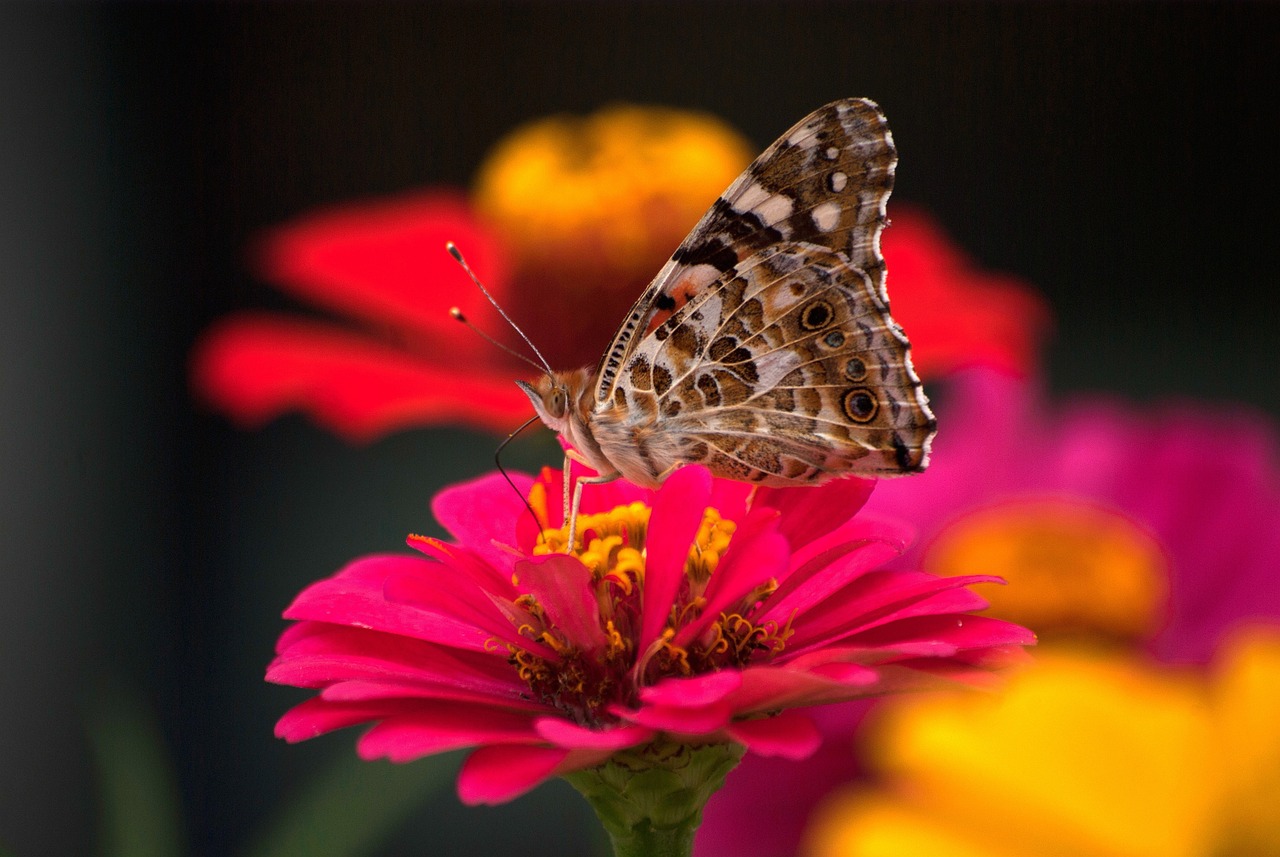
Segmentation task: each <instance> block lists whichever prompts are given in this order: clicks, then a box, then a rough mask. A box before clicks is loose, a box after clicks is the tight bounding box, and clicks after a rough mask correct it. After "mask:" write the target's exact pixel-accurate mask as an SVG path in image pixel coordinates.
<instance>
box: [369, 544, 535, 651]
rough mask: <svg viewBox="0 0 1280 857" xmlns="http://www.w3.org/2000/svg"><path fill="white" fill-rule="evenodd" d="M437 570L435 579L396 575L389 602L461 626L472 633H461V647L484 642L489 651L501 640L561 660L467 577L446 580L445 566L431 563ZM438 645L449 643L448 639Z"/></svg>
mask: <svg viewBox="0 0 1280 857" xmlns="http://www.w3.org/2000/svg"><path fill="white" fill-rule="evenodd" d="M430 565H431V567H432V569H433V570H434V571H435V576H434V579H432V578H429V577H427V576H425V575H423V574H420V573H419V574H395V575H391V576H390V577H388V578H387V582H386V585H385V586H384V588H383V589H384V592H385V593H386V598H387V601H388V602H390V603H393V604H404V605H408V606H411V607H413V608H415V609H416V610H417V611H418V612H420V613H421V614H422V615H423V616H424V617H431V618H435V619H437V620H438V621H439V622H441V623H446V622H455V623H460V625H461V627H462V628H468V629H469V630H468V631H467V632H466V633H465V634H463V633H461V632H460V633H459V634H458V640H457V641H456V642H455V643H454V644H455V645H457V646H459V647H466V648H472V649H474V648H476V642H477V641H480V646H479V647H480V649H482V650H487V649H488V647H489V645H490V641H491V640H494V639H497V640H501V641H503V642H507V643H510V644H512V645H515V646H518V647H520V648H522V649H525V650H526V651H529V652H533V653H534V654H537V655H538V656H539V657H543V658H546V659H548V660H552V661H557V660H559V657H560V656H559V655H557V654H556V653H555V652H554V651H553V650H552V649H550V648H548V647H546V646H544V645H542V644H541V643H537V642H535V641H533V640H530V639H529V638H527V637H523V636H521V635H520V633H519V632H518V631H517V630H516V626H515V625H513V624H512V623H511V620H510V619H508V617H507V616H506V614H504V613H503V612H502V610H500V609H499V608H498V606H497V605H496V604H495V603H494V601H493V600H492V599H491V598H490V597H489V596H488V595H487V594H486V593H485V592H483V591H481V589H480V588H479V587H477V586H475V585H474V584H472V583H471V581H470V580H468V579H467V578H465V577H461V576H455V577H452V578H444V579H442V575H441V572H442V571H445V570H446V569H445V567H444V566H442V565H436V564H434V563H432V564H430ZM435 642H440V643H446V644H449V643H451V642H452V641H451V640H450V639H448V638H446V639H437V640H435Z"/></svg>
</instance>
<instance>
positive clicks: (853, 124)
mask: <svg viewBox="0 0 1280 857" xmlns="http://www.w3.org/2000/svg"><path fill="white" fill-rule="evenodd" d="M896 165H897V152H896V150H895V149H894V146H893V138H892V136H891V134H890V133H889V126H888V124H887V123H886V122H885V118H884V116H883V115H882V114H881V113H880V109H879V108H878V107H877V106H876V105H875V103H873V102H871V101H868V100H866V99H844V100H841V101H835V102H832V103H831V104H828V105H826V106H825V107H821V108H819V109H818V110H816V111H814V112H813V113H811V114H810V115H809V116H807V117H805V118H804V119H803V120H801V121H800V122H799V123H797V124H796V125H795V126H794V127H793V128H791V130H789V131H788V132H787V133H786V134H784V135H783V136H782V137H780V138H779V139H778V140H777V141H776V142H775V143H774V144H773V145H772V146H770V147H769V148H768V149H766V150H765V152H764V153H763V154H762V155H761V156H760V157H759V158H757V159H756V160H755V162H754V163H752V164H751V166H750V167H748V168H747V169H746V171H745V172H743V174H742V175H741V176H739V177H738V179H737V180H736V181H735V182H734V183H733V184H732V185H731V186H730V187H729V189H728V190H726V191H725V193H724V194H723V195H722V196H721V197H720V198H719V199H718V200H717V201H716V203H715V204H714V205H713V206H712V207H711V209H710V210H709V211H708V212H707V213H706V215H704V216H703V218H702V220H701V221H700V222H699V223H698V225H697V226H695V227H694V229H693V231H692V232H691V233H690V234H689V237H687V238H686V239H685V240H684V242H683V243H682V244H681V245H680V247H679V249H677V250H676V252H675V253H674V254H673V255H672V257H671V259H670V261H668V262H667V264H666V265H665V266H664V267H663V269H662V270H661V271H660V272H659V273H658V276H657V277H655V278H654V280H653V282H652V283H650V284H649V286H648V287H647V288H646V289H645V291H644V292H643V293H642V294H641V295H640V298H639V299H638V300H637V301H636V303H635V305H634V306H633V307H632V309H631V311H630V312H629V313H628V314H627V317H626V318H625V319H624V320H623V323H622V325H621V326H620V327H619V328H618V332H617V333H616V334H615V336H614V339H613V342H612V343H611V344H610V346H609V348H608V349H607V350H606V351H605V353H604V356H603V357H602V358H601V360H600V364H599V366H598V367H597V370H596V389H595V396H596V401H597V402H598V403H601V404H604V403H606V402H609V401H610V400H611V399H612V398H613V396H614V388H615V386H616V385H617V383H618V379H619V377H620V372H621V370H622V368H623V367H624V366H625V365H627V363H628V361H629V358H630V356H631V355H632V354H633V353H634V352H635V351H636V349H637V348H638V347H639V344H640V343H641V341H642V340H643V339H644V338H645V337H646V336H648V335H651V334H653V333H654V332H656V330H657V329H658V328H659V326H660V325H662V324H663V323H664V322H665V321H666V320H668V319H669V318H670V317H671V316H672V314H674V313H675V312H677V311H679V310H680V309H681V308H683V307H684V306H685V304H687V303H688V302H689V301H691V300H693V299H695V298H697V297H698V296H699V295H700V294H702V293H703V292H704V291H705V290H706V289H707V288H708V287H709V286H711V285H712V284H713V283H717V282H719V281H721V280H722V279H723V278H724V277H725V276H726V275H727V273H728V272H729V271H730V270H732V269H733V268H734V267H735V266H736V265H737V264H738V263H739V262H741V261H743V260H745V259H747V258H748V257H750V256H752V255H753V254H755V253H757V252H758V251H761V250H763V249H765V248H767V247H770V246H773V245H776V244H780V243H783V242H807V243H810V244H813V245H816V246H818V247H823V248H826V249H827V250H830V251H831V252H833V253H835V254H838V256H839V257H840V258H841V259H842V260H843V261H844V262H845V263H846V264H848V265H850V266H852V267H853V268H855V269H858V270H859V271H861V272H862V274H863V275H865V277H866V279H867V280H868V281H869V283H870V287H871V289H872V291H873V292H874V293H875V294H876V295H877V296H878V297H879V298H880V300H881V301H882V302H883V303H887V298H886V297H885V293H884V259H883V258H882V257H881V255H880V232H881V229H882V228H883V226H884V224H885V222H886V220H885V202H886V201H887V200H888V198H889V193H890V191H891V190H892V188H893V172H894V168H895V166H896Z"/></svg>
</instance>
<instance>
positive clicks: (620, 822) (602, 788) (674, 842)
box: [565, 741, 745, 857]
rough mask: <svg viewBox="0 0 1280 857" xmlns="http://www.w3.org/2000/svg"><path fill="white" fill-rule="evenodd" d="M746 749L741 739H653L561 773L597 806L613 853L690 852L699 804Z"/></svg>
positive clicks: (685, 855) (665, 856)
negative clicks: (600, 761) (687, 741)
mask: <svg viewBox="0 0 1280 857" xmlns="http://www.w3.org/2000/svg"><path fill="white" fill-rule="evenodd" d="M744 751H745V748H744V747H742V746H741V745H739V744H703V745H699V746H692V745H689V744H677V743H673V742H667V741H662V742H655V743H653V744H648V745H646V746H644V747H639V748H635V749H631V750H624V751H622V752H620V753H618V754H616V755H615V756H614V757H613V758H611V759H610V760H609V761H608V762H605V763H604V764H603V765H600V766H599V767H595V768H590V769H588V770H585V771H576V772H574V773H572V774H568V775H566V776H565V779H566V780H568V781H569V782H570V783H571V784H572V785H573V787H574V788H576V789H577V790H578V791H580V792H581V793H582V795H583V797H585V798H586V799H587V802H588V803H590V804H591V807H592V809H594V810H595V811H596V815H597V816H598V817H599V818H600V822H601V824H603V825H604V828H605V830H606V831H608V833H609V839H610V840H611V841H612V842H613V853H614V857H689V855H691V854H692V853H693V838H694V836H695V835H696V834H697V832H698V826H699V825H700V824H701V823H702V808H703V806H705V805H706V803H707V799H708V798H710V797H711V795H712V794H714V793H715V791H716V790H717V789H719V788H720V786H722V785H724V778H725V775H726V774H728V773H729V771H731V770H733V768H734V766H735V765H737V764H738V761H739V760H740V759H741V758H742V754H743V752H744Z"/></svg>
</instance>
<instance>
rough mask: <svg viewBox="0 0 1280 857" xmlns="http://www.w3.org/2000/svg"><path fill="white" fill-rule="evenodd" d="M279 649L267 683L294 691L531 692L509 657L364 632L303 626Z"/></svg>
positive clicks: (284, 639) (289, 631)
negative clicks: (390, 687)
mask: <svg viewBox="0 0 1280 857" xmlns="http://www.w3.org/2000/svg"><path fill="white" fill-rule="evenodd" d="M278 650H279V653H280V654H279V656H278V657H277V658H276V659H275V660H274V661H273V662H272V663H271V666H270V667H268V669H267V681H271V682H275V683H277V684H289V685H293V686H295V687H324V686H325V685H328V684H332V683H334V682H337V681H346V680H354V679H377V678H399V679H407V680H411V681H418V682H435V683H438V684H439V683H447V684H450V685H453V686H455V687H458V688H462V689H466V690H470V691H473V692H478V693H494V694H506V693H520V692H524V691H526V690H527V689H528V688H527V686H526V685H525V683H524V682H523V681H521V680H520V679H519V678H518V677H517V676H516V674H515V671H514V670H512V669H511V666H510V664H508V663H507V662H506V658H505V657H501V656H498V655H495V654H492V653H488V652H484V653H480V652H471V651H467V650H461V649H451V648H447V647H444V646H440V645H436V644H433V643H428V642H425V641H423V640H418V639H415V638H411V637H405V636H401V635H398V634H385V633H382V632H379V631H371V630H368V629H365V628H350V627H345V626H342V625H329V624H326V623H320V622H301V623H299V624H297V625H294V626H292V627H291V628H289V629H287V630H286V631H285V633H284V634H282V635H281V639H280V643H279V645H278Z"/></svg>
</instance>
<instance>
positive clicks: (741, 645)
mask: <svg viewBox="0 0 1280 857" xmlns="http://www.w3.org/2000/svg"><path fill="white" fill-rule="evenodd" d="M530 505H532V506H533V508H534V509H535V511H537V512H540V513H541V512H544V511H545V506H546V494H545V489H544V488H543V486H542V484H541V483H538V484H537V485H536V486H535V487H534V490H533V491H532V492H531V496H530ZM651 513H652V509H651V508H650V507H649V506H647V505H646V504H644V503H641V502H635V503H631V504H629V505H624V506H617V507H615V508H613V509H611V510H609V511H607V512H601V513H597V514H590V515H580V516H579V517H578V529H577V538H576V539H575V541H574V544H572V545H569V544H568V528H567V527H561V528H548V529H544V530H543V531H542V533H541V537H540V539H539V541H538V544H537V545H536V546H535V547H534V548H533V554H534V555H535V556H546V555H551V554H568V555H569V556H573V557H576V558H577V559H578V560H579V561H580V562H582V564H583V565H584V566H586V567H587V569H588V570H590V572H591V585H592V586H593V587H594V592H595V598H596V603H597V606H598V608H599V616H600V624H601V629H602V631H603V632H604V637H605V640H606V643H605V646H604V649H603V650H602V651H597V652H584V651H581V650H579V649H578V648H577V646H576V644H575V642H573V641H571V640H569V639H567V638H566V637H565V636H564V634H563V633H562V632H561V630H560V629H558V628H557V627H555V626H554V625H553V624H550V623H549V622H548V621H547V618H546V616H545V613H544V610H543V608H542V605H540V604H539V603H538V600H537V598H536V597H535V596H534V595H532V594H526V595H523V596H521V597H520V598H519V599H518V600H517V602H516V604H517V606H518V607H520V608H522V609H523V611H524V614H525V615H524V617H523V618H524V621H523V622H522V623H521V624H520V626H519V630H520V633H521V634H522V635H524V636H526V637H528V638H530V639H532V640H536V641H537V642H539V643H542V644H543V645H546V646H548V647H549V648H551V649H552V650H554V651H555V652H556V654H557V655H558V656H559V660H558V661H555V662H551V661H548V660H546V659H544V658H541V657H539V656H537V655H535V654H532V653H531V652H529V651H527V650H524V649H521V648H519V647H516V646H511V645H508V646H507V649H508V652H509V654H510V661H511V663H512V665H513V666H515V668H516V669H517V670H518V671H519V674H520V677H521V678H522V679H523V680H524V681H526V682H527V683H528V684H529V687H530V689H531V690H533V691H534V693H535V694H537V696H538V697H539V698H540V699H542V700H544V701H546V702H549V703H551V704H553V705H555V706H556V707H557V708H559V709H561V710H562V711H564V712H565V713H567V714H569V715H570V716H571V717H573V718H574V719H576V720H577V721H578V722H580V723H584V724H589V725H594V724H597V723H599V722H600V717H601V715H602V713H603V709H604V707H605V706H606V705H608V704H609V703H611V702H620V703H624V704H634V702H635V693H636V691H637V690H638V689H639V688H640V687H642V686H644V685H647V684H652V683H654V682H655V681H657V680H659V679H661V678H663V677H665V676H673V675H678V676H688V675H694V674H699V673H705V672H715V671H717V670H720V669H724V668H727V667H741V666H743V665H745V664H746V663H748V662H750V661H751V660H753V659H755V658H757V657H768V656H769V655H772V654H776V653H777V652H780V651H781V650H782V649H783V647H784V646H785V644H786V640H787V638H788V637H790V636H791V633H792V631H791V628H790V624H789V623H788V624H786V625H784V626H782V627H779V625H778V623H777V622H774V621H769V622H763V623H757V622H755V621H753V620H752V614H753V613H754V612H755V610H756V608H757V606H758V605H759V603H760V602H761V600H762V599H764V598H765V597H767V596H768V595H769V594H770V593H772V592H773V590H774V589H776V588H777V582H776V581H773V580H770V581H768V582H767V583H765V584H763V585H762V586H759V587H757V588H756V589H755V590H754V591H752V592H750V593H748V594H747V595H746V596H744V597H743V598H741V599H739V600H738V601H736V602H735V603H734V604H732V605H729V606H728V607H727V608H726V609H724V610H721V611H718V612H717V613H716V615H715V617H714V618H712V619H711V620H710V621H704V623H703V626H702V627H701V630H697V632H696V633H693V631H692V630H691V631H690V632H688V633H686V634H685V635H684V637H681V639H680V640H679V642H678V643H677V637H680V636H681V631H682V630H683V629H685V628H686V627H688V626H689V625H690V624H691V623H695V622H700V621H702V620H705V617H704V616H703V613H704V608H705V607H706V606H707V599H706V597H705V594H706V592H707V587H708V585H709V584H710V583H711V581H712V579H713V577H714V575H715V572H716V569H717V567H718V566H719V564H720V561H721V559H722V557H723V556H724V553H725V551H726V550H728V548H729V545H730V543H731V542H732V539H733V534H734V532H735V531H736V529H737V523H736V522H734V521H732V520H728V519H725V518H723V517H721V515H720V512H719V511H718V510H717V509H715V508H713V507H710V506H708V507H707V508H706V509H705V510H704V511H703V514H702V522H701V524H700V526H699V527H698V533H697V535H696V536H695V537H694V540H693V543H692V544H691V545H690V547H689V553H688V556H687V557H686V558H685V563H684V575H683V579H682V581H681V584H680V589H679V591H678V592H677V594H676V598H675V602H674V604H673V606H672V608H671V610H670V612H669V613H668V615H667V619H666V623H665V627H664V628H663V630H662V632H661V633H660V635H659V637H658V639H657V640H656V641H654V642H653V643H652V644H650V645H648V646H647V647H646V648H645V649H644V651H639V650H638V641H639V635H640V629H641V617H642V614H643V609H644V578H645V560H646V541H647V538H648V528H649V517H650V514H651Z"/></svg>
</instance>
